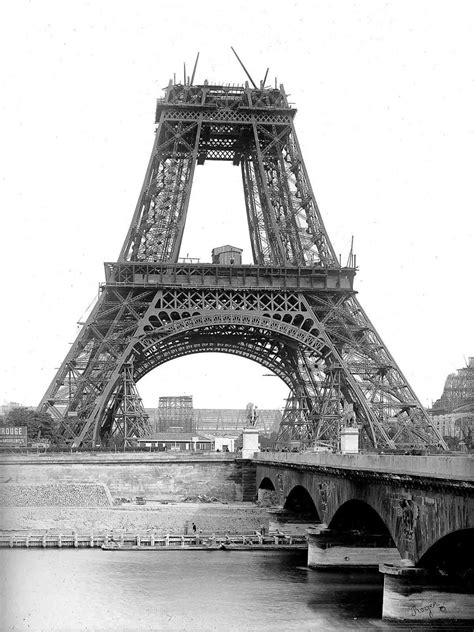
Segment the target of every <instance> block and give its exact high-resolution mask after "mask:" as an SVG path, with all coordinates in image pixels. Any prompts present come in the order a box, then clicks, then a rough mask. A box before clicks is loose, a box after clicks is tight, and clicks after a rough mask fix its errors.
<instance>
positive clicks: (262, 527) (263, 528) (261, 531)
mask: <svg viewBox="0 0 474 632" xmlns="http://www.w3.org/2000/svg"><path fill="white" fill-rule="evenodd" d="M260 533H261V534H262V536H264V535H265V527H264V525H263V524H261V525H260Z"/></svg>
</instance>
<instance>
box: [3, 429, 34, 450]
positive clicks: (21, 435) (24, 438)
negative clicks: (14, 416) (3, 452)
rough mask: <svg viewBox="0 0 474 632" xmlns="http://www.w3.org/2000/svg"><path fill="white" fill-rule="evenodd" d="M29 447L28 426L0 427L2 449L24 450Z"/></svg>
mask: <svg viewBox="0 0 474 632" xmlns="http://www.w3.org/2000/svg"><path fill="white" fill-rule="evenodd" d="M27 445H28V428H27V427H26V426H0V447H2V446H3V447H8V446H11V447H17V448H22V447H25V448H26V446H27Z"/></svg>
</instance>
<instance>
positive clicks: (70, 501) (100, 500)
mask: <svg viewBox="0 0 474 632" xmlns="http://www.w3.org/2000/svg"><path fill="white" fill-rule="evenodd" d="M111 505H112V497H111V495H110V492H109V490H108V489H107V487H106V486H105V485H100V484H99V485H97V484H89V483H85V484H82V483H73V484H62V483H59V484H55V485H25V484H23V485H18V484H15V483H13V484H12V483H7V484H5V485H0V507H110V506H111Z"/></svg>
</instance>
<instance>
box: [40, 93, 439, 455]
mask: <svg viewBox="0 0 474 632" xmlns="http://www.w3.org/2000/svg"><path fill="white" fill-rule="evenodd" d="M294 114H295V110H294V109H292V108H291V107H290V106H289V104H288V101H287V98H286V94H285V91H284V89H283V86H280V88H279V89H274V90H273V89H268V88H262V89H260V90H258V89H250V88H249V87H248V86H245V87H242V86H216V85H209V84H207V83H205V84H204V85H201V86H192V85H185V86H183V85H176V84H172V83H170V84H169V86H168V88H167V89H166V93H165V97H164V98H163V99H161V100H160V101H159V102H158V105H157V114H156V122H157V129H156V138H155V142H154V145H153V150H152V154H151V158H150V162H149V165H148V168H147V172H146V174H145V179H144V183H143V187H142V190H141V193H140V196H139V199H138V203H137V207H136V209H135V213H134V215H133V219H132V222H131V225H130V229H129V231H128V233H127V236H126V239H125V242H124V245H123V248H122V250H121V253H120V256H119V260H118V262H117V263H107V264H105V270H106V282H105V284H104V285H103V286H102V288H101V293H100V296H99V299H98V301H97V304H96V305H95V307H94V309H93V311H92V313H91V314H90V316H89V318H88V320H87V322H86V323H85V324H84V326H83V327H82V329H81V331H80V333H79V335H78V337H77V339H76V341H75V342H74V344H73V345H72V347H71V349H70V351H69V353H68V355H67V356H66V358H65V360H64V362H63V363H62V365H61V367H60V369H59V370H58V372H57V374H56V376H55V378H54V379H53V381H52V383H51V385H50V387H49V388H48V390H47V392H46V393H45V395H44V397H43V399H42V401H41V403H40V409H41V410H43V411H48V412H50V413H51V414H52V415H53V416H54V417H55V418H56V419H57V420H58V422H59V428H60V434H61V436H62V440H63V441H64V443H66V444H68V445H74V446H79V445H85V446H91V447H92V446H97V445H103V444H105V443H113V442H115V443H117V442H119V443H120V442H122V444H125V445H130V444H133V442H134V440H135V439H136V438H137V437H138V436H141V435H142V434H143V433H144V432H146V431H147V430H148V429H149V426H148V421H147V419H146V416H145V414H144V411H143V407H142V406H141V402H140V400H139V396H138V393H137V391H136V389H135V382H136V381H138V380H139V379H141V378H142V377H143V376H144V375H146V374H147V373H148V372H149V371H151V370H153V369H154V368H156V367H158V366H160V365H162V364H164V363H166V362H168V361H169V360H172V359H174V358H177V357H181V356H185V355H189V354H193V353H202V352H206V351H217V352H222V353H232V354H235V355H239V356H241V357H245V358H248V359H250V360H254V361H256V362H259V363H260V364H262V365H264V366H265V367H267V368H268V369H270V370H271V371H273V372H274V373H275V375H277V376H279V377H280V378H281V379H282V380H283V381H284V382H285V383H286V384H287V385H288V387H289V388H290V390H291V397H290V399H289V400H288V405H287V409H286V411H285V415H284V417H283V421H282V424H281V428H280V437H279V439H280V441H281V442H282V443H285V442H288V441H298V442H299V443H300V445H303V446H307V445H313V444H314V443H315V442H320V441H323V442H326V443H329V444H331V445H336V444H337V441H338V436H339V430H340V427H341V423H342V422H343V420H344V415H345V414H346V411H347V409H348V407H349V408H350V410H351V411H354V413H355V416H356V419H357V421H358V423H359V424H360V426H361V428H362V443H363V446H364V447H366V446H372V447H376V448H389V449H393V448H398V447H401V446H409V445H410V446H413V445H423V446H437V445H441V446H442V447H445V446H444V443H443V440H442V438H441V437H440V436H439V435H438V432H437V430H436V429H435V428H434V427H433V426H432V424H431V422H430V420H429V418H428V417H427V415H426V413H425V411H424V409H423V407H422V406H421V404H420V402H419V401H418V399H417V397H416V395H415V394H414V392H413V391H412V389H411V387H410V386H409V384H408V383H407V381H406V379H405V377H404V376H403V374H402V373H401V371H400V369H399V368H398V366H397V365H396V363H395V361H394V360H393V358H392V356H391V355H390V354H389V352H388V350H387V348H386V347H385V345H384V343H383V342H382V340H381V339H380V336H379V335H378V333H377V331H376V330H375V328H374V327H373V325H372V323H371V322H370V321H369V319H368V317H367V315H366V314H365V312H364V311H363V310H362V307H361V306H360V304H359V302H358V301H357V299H356V297H355V292H354V289H353V279H354V275H355V272H356V270H355V267H354V265H353V263H354V262H353V261H351V266H350V267H346V268H344V267H341V265H340V264H339V262H338V261H337V258H336V256H335V253H334V249H333V247H332V245H331V243H330V241H329V238H328V235H327V233H326V230H325V228H324V224H323V221H322V218H321V214H320V212H319V209H318V206H317V203H316V200H315V196H314V194H313V191H312V189H311V185H310V182H309V178H308V174H307V172H306V168H305V165H304V161H303V157H302V153H301V149H300V146H299V144H298V140H297V137H296V133H295V129H294V125H293V118H294ZM207 160H226V161H230V162H232V163H233V164H234V165H236V166H239V167H240V170H241V175H242V181H243V188H244V197H245V203H246V209H247V219H248V226H249V233H250V241H251V245H252V252H253V258H254V264H253V265H240V266H225V265H217V264H205V263H204V264H190V263H185V264H184V263H183V264H181V263H178V255H179V249H180V245H181V240H182V236H183V231H184V227H185V222H186V214H187V209H188V204H189V199H190V194H191V188H192V182H193V176H194V172H195V169H196V167H197V166H198V165H203V164H205V162H206V161H207Z"/></svg>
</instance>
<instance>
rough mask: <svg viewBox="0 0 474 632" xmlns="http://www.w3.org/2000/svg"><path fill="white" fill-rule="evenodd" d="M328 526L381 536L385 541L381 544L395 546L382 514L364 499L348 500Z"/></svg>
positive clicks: (339, 530)
mask: <svg viewBox="0 0 474 632" xmlns="http://www.w3.org/2000/svg"><path fill="white" fill-rule="evenodd" d="M328 526H329V528H330V529H331V530H334V531H338V532H343V533H348V532H354V533H359V534H360V535H361V536H363V535H373V536H379V537H380V539H381V540H382V541H383V542H381V544H380V546H390V547H394V546H395V542H394V540H393V538H392V535H391V533H390V531H389V529H388V527H387V525H386V524H385V522H384V521H383V520H382V518H381V517H380V515H379V514H378V513H377V511H375V509H374V508H373V507H371V506H370V505H369V504H368V503H366V502H364V501H362V500H355V499H353V500H348V501H347V502H345V503H344V504H343V505H341V506H340V507H339V509H338V510H337V511H336V513H335V514H334V516H333V518H332V520H331V522H330V523H329V525H328Z"/></svg>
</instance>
